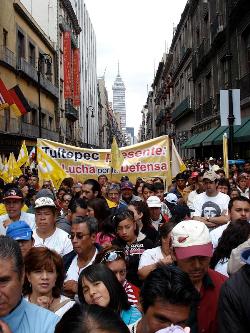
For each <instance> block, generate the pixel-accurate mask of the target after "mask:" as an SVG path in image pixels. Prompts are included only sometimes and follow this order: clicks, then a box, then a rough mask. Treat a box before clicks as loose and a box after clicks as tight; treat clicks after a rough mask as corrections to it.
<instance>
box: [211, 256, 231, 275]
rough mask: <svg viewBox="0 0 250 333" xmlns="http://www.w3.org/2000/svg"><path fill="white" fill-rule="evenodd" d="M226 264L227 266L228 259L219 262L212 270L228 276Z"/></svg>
mask: <svg viewBox="0 0 250 333" xmlns="http://www.w3.org/2000/svg"><path fill="white" fill-rule="evenodd" d="M227 264H228V259H224V260H220V261H219V262H218V263H217V264H216V266H215V267H214V270H215V271H216V272H219V273H221V274H223V275H225V276H228V274H227Z"/></svg>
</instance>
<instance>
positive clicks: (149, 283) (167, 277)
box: [140, 264, 198, 313]
mask: <svg viewBox="0 0 250 333" xmlns="http://www.w3.org/2000/svg"><path fill="white" fill-rule="evenodd" d="M197 298H198V293H197V291H196V289H195V287H194V285H193V283H192V282H191V280H190V278H189V276H188V274H187V273H185V272H183V271H182V270H181V269H180V268H178V267H177V266H174V265H162V264H161V265H158V267H157V268H156V269H155V270H153V271H152V272H151V273H150V274H149V275H148V277H147V278H146V280H145V281H144V284H143V286H142V288H141V293H140V302H141V305H142V309H143V312H144V313H146V312H147V310H148V308H149V307H150V306H152V305H154V304H155V302H156V301H163V302H168V303H170V304H178V305H186V306H189V305H191V304H192V303H193V302H194V301H196V300H197Z"/></svg>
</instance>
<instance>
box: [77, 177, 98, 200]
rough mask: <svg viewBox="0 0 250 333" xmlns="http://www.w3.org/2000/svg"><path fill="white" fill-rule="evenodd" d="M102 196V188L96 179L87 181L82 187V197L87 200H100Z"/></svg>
mask: <svg viewBox="0 0 250 333" xmlns="http://www.w3.org/2000/svg"><path fill="white" fill-rule="evenodd" d="M100 196H101V186H100V184H99V183H98V181H97V180H95V179H87V180H85V182H84V183H83V185H82V195H81V197H82V198H84V199H85V200H87V201H88V200H90V199H94V198H99V197H100Z"/></svg>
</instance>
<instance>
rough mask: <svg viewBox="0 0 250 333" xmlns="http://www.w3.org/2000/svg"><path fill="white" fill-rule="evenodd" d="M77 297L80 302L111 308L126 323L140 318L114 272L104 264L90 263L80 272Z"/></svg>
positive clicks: (129, 323) (128, 323)
mask: <svg viewBox="0 0 250 333" xmlns="http://www.w3.org/2000/svg"><path fill="white" fill-rule="evenodd" d="M78 299H79V301H80V303H81V304H86V303H87V304H96V305H99V306H102V307H103V308H109V309H111V310H113V311H114V312H116V313H117V314H119V315H120V317H121V319H122V320H123V321H124V323H125V324H126V325H131V324H133V323H135V322H136V321H137V320H139V319H140V318H141V313H140V311H139V310H138V309H137V308H136V307H134V306H131V305H130V304H129V302H128V297H127V294H126V292H125V290H124V288H123V287H122V285H121V284H120V282H119V281H118V280H117V278H116V276H115V274H114V273H113V272H112V271H111V269H109V268H108V267H107V266H106V265H104V264H94V265H90V266H88V267H87V268H85V269H84V270H83V271H82V272H81V274H80V276H79V280H78Z"/></svg>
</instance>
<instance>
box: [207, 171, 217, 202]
mask: <svg viewBox="0 0 250 333" xmlns="http://www.w3.org/2000/svg"><path fill="white" fill-rule="evenodd" d="M218 179H219V176H218V175H217V174H216V173H215V172H214V171H206V172H205V173H204V175H203V185H204V190H205V191H206V194H207V195H208V196H209V195H210V196H213V195H215V194H216V192H217V184H218Z"/></svg>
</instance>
